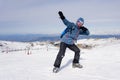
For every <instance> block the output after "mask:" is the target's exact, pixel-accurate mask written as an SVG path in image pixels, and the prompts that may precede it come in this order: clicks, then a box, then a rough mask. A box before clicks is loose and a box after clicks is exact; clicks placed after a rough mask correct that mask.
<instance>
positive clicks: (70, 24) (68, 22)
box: [62, 18, 73, 28]
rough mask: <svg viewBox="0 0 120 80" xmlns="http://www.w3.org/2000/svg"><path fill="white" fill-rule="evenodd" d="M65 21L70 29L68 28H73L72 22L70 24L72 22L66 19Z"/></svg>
mask: <svg viewBox="0 0 120 80" xmlns="http://www.w3.org/2000/svg"><path fill="white" fill-rule="evenodd" d="M62 21H63V23H64V24H65V25H66V26H67V27H68V28H71V27H72V25H73V23H72V22H70V21H68V20H67V19H66V18H65V19H63V20H62Z"/></svg>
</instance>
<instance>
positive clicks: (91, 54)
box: [0, 38, 120, 80]
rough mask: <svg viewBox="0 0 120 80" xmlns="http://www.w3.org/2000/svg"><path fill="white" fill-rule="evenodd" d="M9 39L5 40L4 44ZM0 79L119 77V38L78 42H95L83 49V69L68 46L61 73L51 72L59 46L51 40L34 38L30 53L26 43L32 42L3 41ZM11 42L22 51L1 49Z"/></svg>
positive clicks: (117, 79)
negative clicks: (79, 67)
mask: <svg viewBox="0 0 120 80" xmlns="http://www.w3.org/2000/svg"><path fill="white" fill-rule="evenodd" d="M5 43H6V44H5ZM0 44H3V45H4V46H0V50H1V51H0V80H48V79H49V80H120V76H119V74H120V70H119V68H120V54H119V53H120V40H119V39H115V38H110V39H83V40H79V41H78V44H87V45H93V46H94V47H93V48H92V49H81V59H80V63H81V64H82V65H83V66H84V67H83V68H82V69H74V68H72V66H71V63H72V59H73V56H74V53H73V52H72V51H70V50H69V49H67V51H66V55H65V57H64V58H63V61H62V64H61V70H60V72H59V73H57V74H55V73H52V69H53V63H54V60H55V58H56V55H57V53H58V50H59V48H58V47H55V46H53V45H52V44H49V43H46V42H45V43H44V42H43V43H40V42H33V43H32V44H34V46H32V48H31V53H32V54H30V55H27V54H26V50H24V49H26V46H29V45H30V44H31V43H20V42H4V41H0ZM6 46H8V47H9V48H11V49H13V48H14V49H20V48H22V49H23V50H21V51H12V52H8V53H6V52H2V50H3V49H4V50H5V49H6V48H5V47H6Z"/></svg>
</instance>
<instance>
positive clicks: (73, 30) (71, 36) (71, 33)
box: [61, 19, 89, 45]
mask: <svg viewBox="0 0 120 80" xmlns="http://www.w3.org/2000/svg"><path fill="white" fill-rule="evenodd" d="M62 21H63V23H64V24H65V25H66V26H67V29H68V31H67V32H66V33H65V34H64V35H63V37H62V38H61V42H64V43H66V44H70V45H72V44H74V41H76V40H77V38H78V36H79V35H89V30H88V29H87V28H86V29H87V30H86V31H84V30H83V29H80V28H78V26H77V25H76V24H74V23H72V22H69V21H68V20H67V19H63V20H62Z"/></svg>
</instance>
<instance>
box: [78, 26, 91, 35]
mask: <svg viewBox="0 0 120 80" xmlns="http://www.w3.org/2000/svg"><path fill="white" fill-rule="evenodd" d="M79 34H80V35H89V34H90V32H89V30H88V29H87V28H86V27H81V28H80V33H79Z"/></svg>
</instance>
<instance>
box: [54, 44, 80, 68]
mask: <svg viewBox="0 0 120 80" xmlns="http://www.w3.org/2000/svg"><path fill="white" fill-rule="evenodd" d="M66 48H69V49H71V50H72V51H74V52H75V54H74V59H73V63H79V58H80V49H79V48H78V47H77V46H76V45H75V44H73V45H68V44H66V43H64V42H61V43H60V49H59V52H58V55H57V57H56V60H55V62H54V67H58V68H59V67H60V65H61V61H62V59H63V57H64V55H65V51H66Z"/></svg>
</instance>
